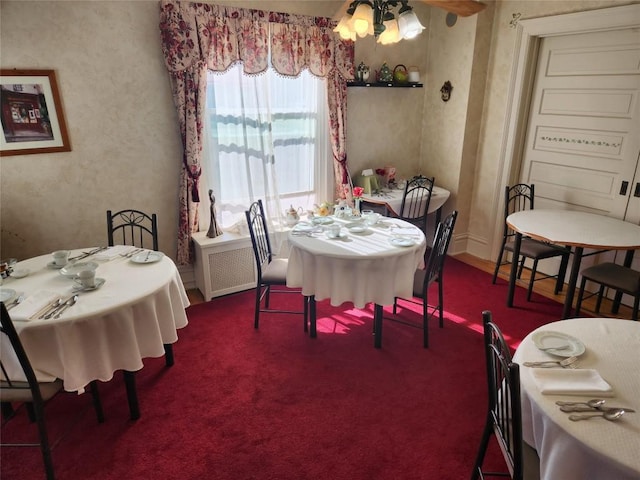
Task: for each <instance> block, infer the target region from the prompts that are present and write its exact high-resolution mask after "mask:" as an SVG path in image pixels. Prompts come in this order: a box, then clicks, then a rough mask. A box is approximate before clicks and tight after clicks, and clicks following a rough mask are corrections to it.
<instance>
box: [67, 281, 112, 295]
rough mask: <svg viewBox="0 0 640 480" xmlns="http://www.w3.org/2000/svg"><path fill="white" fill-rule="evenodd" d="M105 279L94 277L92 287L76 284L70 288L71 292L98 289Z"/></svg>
mask: <svg viewBox="0 0 640 480" xmlns="http://www.w3.org/2000/svg"><path fill="white" fill-rule="evenodd" d="M104 282H106V280H105V279H104V278H96V283H95V285H94V286H93V287H83V286H82V285H76V286H74V287H72V288H71V291H73V292H92V291H93V290H97V289H99V288H100V287H101V286H102V285H104Z"/></svg>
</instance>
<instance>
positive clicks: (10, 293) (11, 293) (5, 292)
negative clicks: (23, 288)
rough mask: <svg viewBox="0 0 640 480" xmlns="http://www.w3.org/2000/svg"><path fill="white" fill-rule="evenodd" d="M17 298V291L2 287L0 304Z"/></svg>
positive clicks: (0, 289)
mask: <svg viewBox="0 0 640 480" xmlns="http://www.w3.org/2000/svg"><path fill="white" fill-rule="evenodd" d="M15 296H16V291H15V290H12V289H10V288H3V287H0V302H5V303H6V302H8V301H9V300H11V299H12V298H13V297H15Z"/></svg>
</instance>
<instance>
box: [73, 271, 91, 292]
mask: <svg viewBox="0 0 640 480" xmlns="http://www.w3.org/2000/svg"><path fill="white" fill-rule="evenodd" d="M73 281H74V282H76V283H77V284H78V285H80V286H81V287H82V288H93V287H95V286H96V272H95V270H81V271H80V272H78V274H77V275H76V276H75V278H74V279H73Z"/></svg>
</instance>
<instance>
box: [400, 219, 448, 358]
mask: <svg viewBox="0 0 640 480" xmlns="http://www.w3.org/2000/svg"><path fill="white" fill-rule="evenodd" d="M457 217H458V212H457V211H456V210H454V211H453V212H452V213H451V214H449V215H448V216H447V217H446V218H445V219H444V220H443V221H442V222H440V223H439V224H438V227H437V229H436V234H435V237H434V239H433V245H432V247H431V250H430V252H429V259H428V260H427V262H426V265H425V269H424V270H422V269H418V270H416V273H415V275H414V284H413V295H414V297H418V298H421V299H422V300H421V301H420V302H417V301H416V300H413V299H409V298H402V297H396V298H395V299H394V302H393V314H394V317H390V318H389V320H392V321H395V322H398V323H402V324H405V325H409V326H412V327H417V328H421V329H422V331H423V346H424V348H428V347H429V317H431V316H433V315H434V314H435V313H436V311H437V312H438V323H439V326H440V328H443V327H444V292H443V275H444V262H445V260H446V258H447V251H448V250H449V244H450V243H451V237H452V236H453V229H454V227H455V224H456V218H457ZM434 282H437V283H438V303H437V305H430V304H429V295H428V294H429V287H430V286H431V285H432V284H433V283H434ZM399 300H403V301H406V302H409V303H414V304H416V305H422V324H421V325H417V324H415V323H413V322H409V321H406V320H403V319H402V318H400V317H397V316H396V315H397V310H398V301H399Z"/></svg>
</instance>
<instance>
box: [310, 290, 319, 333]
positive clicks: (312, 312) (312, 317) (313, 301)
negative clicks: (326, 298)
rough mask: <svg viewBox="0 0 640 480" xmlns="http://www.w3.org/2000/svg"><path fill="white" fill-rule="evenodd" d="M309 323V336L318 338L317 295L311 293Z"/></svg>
mask: <svg viewBox="0 0 640 480" xmlns="http://www.w3.org/2000/svg"><path fill="white" fill-rule="evenodd" d="M309 318H310V321H309V323H310V324H311V326H310V327H309V336H310V337H311V338H316V337H317V336H318V332H317V329H316V297H315V295H311V296H310V297H309Z"/></svg>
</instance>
